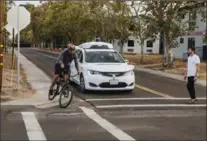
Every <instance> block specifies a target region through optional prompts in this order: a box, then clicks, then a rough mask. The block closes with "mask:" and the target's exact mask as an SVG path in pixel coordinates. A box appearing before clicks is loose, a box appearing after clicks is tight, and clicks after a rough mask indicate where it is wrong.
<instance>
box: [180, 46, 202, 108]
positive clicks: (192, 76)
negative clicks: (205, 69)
mask: <svg viewBox="0 0 207 141" xmlns="http://www.w3.org/2000/svg"><path fill="white" fill-rule="evenodd" d="M188 55H189V57H188V62H187V68H186V72H185V78H184V79H185V80H186V79H187V81H188V82H187V89H188V92H189V94H190V97H191V100H190V101H189V102H188V103H189V104H193V103H196V102H197V99H196V93H195V86H194V85H195V84H194V83H195V82H196V81H197V79H198V76H199V65H200V58H199V57H198V55H196V54H195V48H189V49H188Z"/></svg>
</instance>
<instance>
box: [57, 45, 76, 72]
mask: <svg viewBox="0 0 207 141" xmlns="http://www.w3.org/2000/svg"><path fill="white" fill-rule="evenodd" d="M73 60H74V62H75V67H76V69H77V71H78V59H77V56H76V54H75V53H71V54H69V53H68V49H67V48H66V49H64V50H63V51H62V52H61V54H60V56H59V57H58V59H57V63H58V64H64V66H66V67H70V64H71V62H72V61H73Z"/></svg>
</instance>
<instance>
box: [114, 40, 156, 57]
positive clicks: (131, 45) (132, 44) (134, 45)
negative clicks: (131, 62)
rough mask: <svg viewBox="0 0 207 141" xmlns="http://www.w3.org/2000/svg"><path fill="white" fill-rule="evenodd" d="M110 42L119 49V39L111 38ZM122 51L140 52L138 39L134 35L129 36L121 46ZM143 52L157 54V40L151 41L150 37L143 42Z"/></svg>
mask: <svg viewBox="0 0 207 141" xmlns="http://www.w3.org/2000/svg"><path fill="white" fill-rule="evenodd" d="M112 44H113V46H114V49H115V50H116V51H119V52H120V51H121V48H120V40H113V41H112ZM123 51H124V53H141V45H140V43H139V40H138V39H136V38H135V37H134V36H129V37H128V40H127V41H126V42H125V43H124V47H123ZM144 53H145V54H151V53H153V54H158V53H159V40H158V39H157V40H156V41H155V42H152V41H151V40H150V39H148V40H145V42H144Z"/></svg>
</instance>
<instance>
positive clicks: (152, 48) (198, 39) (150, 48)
mask: <svg viewBox="0 0 207 141" xmlns="http://www.w3.org/2000/svg"><path fill="white" fill-rule="evenodd" d="M199 4H200V5H199V7H200V8H205V3H204V2H200V3H199ZM191 8H192V7H190V8H188V9H189V10H188V12H186V14H185V15H184V16H183V21H192V20H194V19H192V16H195V17H196V18H195V20H194V21H192V22H190V23H191V24H195V27H196V28H195V29H194V30H193V32H191V33H190V34H188V35H184V36H182V37H178V38H177V39H176V40H177V42H178V46H177V47H176V48H173V49H172V50H173V52H174V54H175V57H176V58H181V59H182V58H183V57H184V56H185V55H186V53H187V51H188V47H195V48H196V53H197V54H198V55H199V56H200V58H202V57H203V45H204V41H203V38H204V35H205V34H206V32H207V30H206V21H203V20H202V15H201V13H199V12H198V11H197V12H195V13H193V12H192V10H191ZM184 9H186V7H184ZM191 19H192V20H191ZM111 43H112V44H113V46H114V49H115V50H117V51H119V52H120V51H121V48H120V43H119V40H113V41H112V42H111ZM160 45H161V44H160V39H159V38H157V39H156V41H155V42H153V43H152V42H151V41H150V39H148V40H145V43H144V53H145V54H146V53H153V54H158V53H160ZM123 51H124V53H141V46H140V44H139V42H138V40H137V39H136V38H135V37H133V36H130V37H129V38H128V40H127V41H126V42H125V43H124V47H123Z"/></svg>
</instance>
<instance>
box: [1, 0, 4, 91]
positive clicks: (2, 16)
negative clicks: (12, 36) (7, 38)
mask: <svg viewBox="0 0 207 141" xmlns="http://www.w3.org/2000/svg"><path fill="white" fill-rule="evenodd" d="M4 14H5V0H1V1H0V94H1V92H2V76H3V56H4V54H3V52H4V45H3V43H4V39H3V38H4V33H3V30H4Z"/></svg>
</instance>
